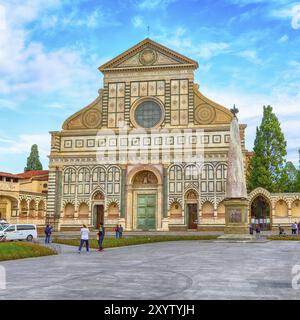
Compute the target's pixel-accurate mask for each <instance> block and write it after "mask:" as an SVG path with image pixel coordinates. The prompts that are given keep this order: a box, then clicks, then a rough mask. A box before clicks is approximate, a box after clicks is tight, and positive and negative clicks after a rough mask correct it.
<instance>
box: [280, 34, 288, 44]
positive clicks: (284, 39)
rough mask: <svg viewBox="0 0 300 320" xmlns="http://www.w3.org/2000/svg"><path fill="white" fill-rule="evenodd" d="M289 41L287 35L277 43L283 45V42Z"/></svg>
mask: <svg viewBox="0 0 300 320" xmlns="http://www.w3.org/2000/svg"><path fill="white" fill-rule="evenodd" d="M288 40H289V37H288V35H286V34H285V35H283V36H282V37H281V38H280V39H279V40H278V42H279V43H285V42H287V41H288Z"/></svg>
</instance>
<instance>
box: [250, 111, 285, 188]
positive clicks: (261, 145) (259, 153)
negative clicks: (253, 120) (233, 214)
mask: <svg viewBox="0 0 300 320" xmlns="http://www.w3.org/2000/svg"><path fill="white" fill-rule="evenodd" d="M253 151H254V156H253V158H252V159H251V163H250V168H251V172H250V175H249V180H248V188H249V190H250V191H251V190H253V189H255V188H257V187H262V188H265V189H267V190H268V191H270V192H283V191H284V190H285V187H286V183H287V179H288V178H287V173H286V168H285V165H286V154H287V152H286V141H285V138H284V135H283V133H282V131H281V127H280V123H279V121H278V118H277V117H276V115H275V114H274V113H273V109H272V107H271V106H264V109H263V118H262V122H261V124H260V126H259V128H256V138H255V142H254V149H253Z"/></svg>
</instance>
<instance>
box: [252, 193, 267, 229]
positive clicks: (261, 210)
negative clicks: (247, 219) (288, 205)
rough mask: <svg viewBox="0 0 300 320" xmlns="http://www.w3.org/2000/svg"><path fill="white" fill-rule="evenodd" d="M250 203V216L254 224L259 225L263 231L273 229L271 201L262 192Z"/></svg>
mask: <svg viewBox="0 0 300 320" xmlns="http://www.w3.org/2000/svg"><path fill="white" fill-rule="evenodd" d="M249 203H250V216H251V223H252V224H259V225H260V227H261V229H262V230H269V229H270V228H271V218H272V216H271V208H272V205H271V201H270V200H269V199H268V198H267V197H266V196H265V195H264V194H262V193H261V192H259V193H257V194H256V195H255V197H253V198H252V200H251V202H249Z"/></svg>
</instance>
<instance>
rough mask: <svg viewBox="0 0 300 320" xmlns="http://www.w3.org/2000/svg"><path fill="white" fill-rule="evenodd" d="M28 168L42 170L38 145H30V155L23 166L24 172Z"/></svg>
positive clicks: (28, 169)
mask: <svg viewBox="0 0 300 320" xmlns="http://www.w3.org/2000/svg"><path fill="white" fill-rule="evenodd" d="M30 170H43V166H42V164H41V162H40V156H39V150H38V146H37V145H36V144H34V145H33V146H32V147H31V152H30V155H29V157H28V158H27V166H26V167H25V168H24V171H25V172H26V171H30Z"/></svg>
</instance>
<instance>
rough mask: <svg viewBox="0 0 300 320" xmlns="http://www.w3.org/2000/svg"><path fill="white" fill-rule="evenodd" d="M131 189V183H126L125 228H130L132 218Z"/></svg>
mask: <svg viewBox="0 0 300 320" xmlns="http://www.w3.org/2000/svg"><path fill="white" fill-rule="evenodd" d="M132 211H133V190H132V185H127V206H126V213H125V226H126V230H132V223H133V221H132V218H133V216H132V215H133V212H132Z"/></svg>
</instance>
